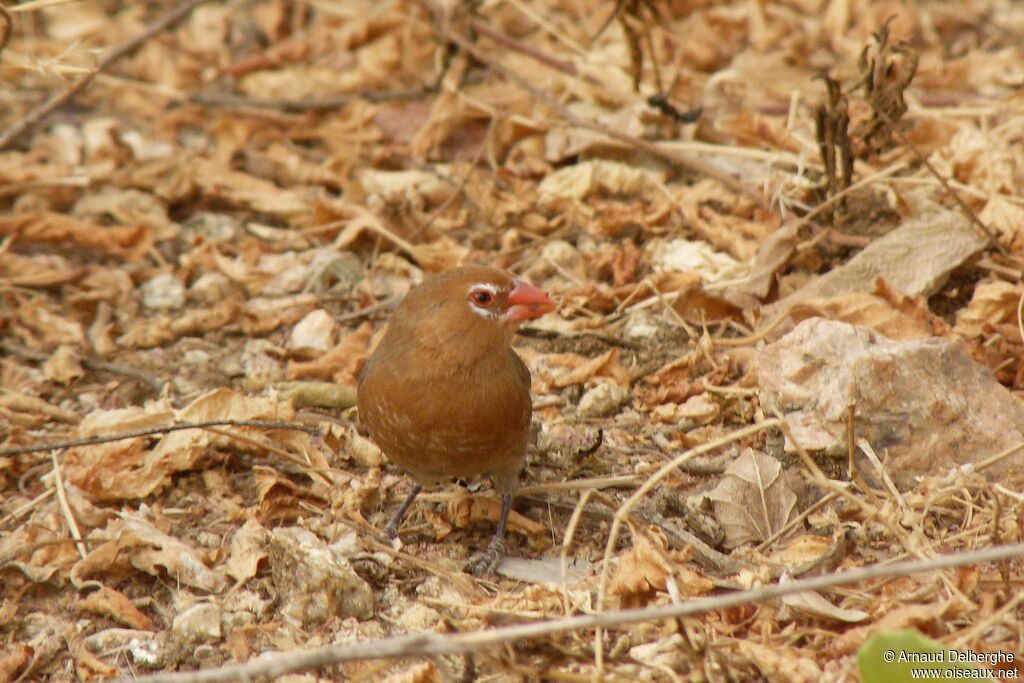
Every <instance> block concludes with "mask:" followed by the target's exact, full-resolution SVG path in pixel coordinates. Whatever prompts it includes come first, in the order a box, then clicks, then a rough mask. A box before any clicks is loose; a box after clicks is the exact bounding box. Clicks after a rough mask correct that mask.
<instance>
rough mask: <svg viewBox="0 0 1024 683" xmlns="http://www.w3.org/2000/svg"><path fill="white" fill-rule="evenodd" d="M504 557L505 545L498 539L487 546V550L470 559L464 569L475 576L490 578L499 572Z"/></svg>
mask: <svg viewBox="0 0 1024 683" xmlns="http://www.w3.org/2000/svg"><path fill="white" fill-rule="evenodd" d="M504 556H505V543H504V541H501V540H499V539H497V538H496V539H494V540H493V541H491V544H490V545H489V546H487V550H485V551H483V552H480V553H477V554H476V555H473V557H471V558H469V561H468V562H466V566H465V567H464V569H465V571H467V572H469V573H470V574H472V575H473V576H489V575H491V574H494V573H495V572H496V571H497V569H498V565H500V564H501V559H502V558H503V557H504Z"/></svg>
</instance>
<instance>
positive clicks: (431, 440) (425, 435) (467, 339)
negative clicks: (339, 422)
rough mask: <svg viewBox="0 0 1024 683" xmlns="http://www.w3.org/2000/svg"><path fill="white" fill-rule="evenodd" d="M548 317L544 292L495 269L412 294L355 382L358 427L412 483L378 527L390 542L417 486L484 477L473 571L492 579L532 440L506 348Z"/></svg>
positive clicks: (525, 375)
mask: <svg viewBox="0 0 1024 683" xmlns="http://www.w3.org/2000/svg"><path fill="white" fill-rule="evenodd" d="M553 309H554V303H553V302H552V301H551V299H549V298H548V296H547V295H546V294H544V293H543V292H542V291H540V290H539V289H537V288H536V287H533V286H531V285H529V284H526V283H525V282H522V281H521V280H517V279H514V278H512V277H511V276H509V275H507V274H506V273H503V272H502V271H500V270H496V269H494V268H487V267H483V266H462V267H459V268H453V269H451V270H447V271H445V272H443V273H440V274H438V275H435V276H433V277H431V278H429V279H427V280H426V281H425V282H423V284H421V285H419V286H418V287H416V288H415V289H413V290H411V291H410V292H409V294H408V295H406V297H405V299H403V300H402V303H401V304H399V305H398V308H397V309H395V312H394V314H393V315H392V316H391V321H390V323H389V324H388V328H387V330H386V331H385V333H384V337H383V338H382V339H381V341H380V344H379V345H378V346H377V349H376V351H375V352H374V353H373V355H372V356H371V357H370V360H369V361H368V362H367V364H366V367H365V368H364V369H363V373H362V376H361V377H360V381H359V397H358V404H359V419H360V421H362V423H363V424H364V425H365V426H366V428H367V429H368V430H369V432H370V436H371V437H373V439H374V441H376V442H377V445H378V446H380V448H381V450H382V451H383V452H384V455H385V456H387V458H388V459H389V460H391V461H392V462H394V463H395V464H397V465H400V466H401V467H402V468H404V469H405V470H406V471H407V472H408V473H409V474H410V475H411V476H412V478H413V480H414V485H413V488H412V491H411V492H410V494H409V496H408V497H407V498H406V499H405V501H404V502H403V503H402V505H401V506H400V507H399V509H398V511H397V512H396V513H395V515H394V516H393V517H392V518H391V521H389V522H388V525H387V526H386V527H385V533H386V534H387V535H388V536H389V537H394V535H395V534H396V533H397V531H398V525H399V524H400V523H401V520H402V517H403V516H404V514H405V512H406V511H407V510H408V508H409V506H410V505H411V504H412V501H413V499H414V498H415V497H416V495H417V494H418V493H419V492H420V490H421V488H422V487H423V486H427V485H430V484H434V483H437V482H438V481H441V480H444V479H447V478H450V477H476V476H481V475H486V476H490V477H491V478H492V480H493V481H494V485H495V488H496V489H497V490H498V491H499V493H501V496H502V509H501V516H500V518H499V520H498V530H497V533H496V534H495V537H494V540H493V541H492V543H491V546H490V548H489V550H488V552H487V553H486V554H485V555H483V556H481V557H479V558H477V559H476V560H475V561H474V563H473V568H474V569H477V570H480V569H483V570H485V571H490V570H492V569H493V568H494V567H495V566H496V564H497V562H498V560H499V559H500V556H501V554H502V552H503V550H504V543H503V540H504V531H505V522H506V520H507V516H508V510H509V507H510V505H511V503H512V494H513V493H514V491H515V488H516V483H517V478H518V475H519V471H520V469H522V465H523V459H524V458H525V456H526V444H527V439H528V437H529V433H530V419H531V402H530V371H529V370H528V369H527V368H526V365H524V364H523V361H522V360H520V358H519V356H517V355H516V353H515V351H513V350H512V348H511V346H510V343H511V341H512V337H513V336H514V335H515V331H516V327H517V326H518V324H519V323H520V322H522V321H523V320H527V319H529V318H535V317H537V316H540V315H543V314H544V313H547V312H548V311H551V310H553Z"/></svg>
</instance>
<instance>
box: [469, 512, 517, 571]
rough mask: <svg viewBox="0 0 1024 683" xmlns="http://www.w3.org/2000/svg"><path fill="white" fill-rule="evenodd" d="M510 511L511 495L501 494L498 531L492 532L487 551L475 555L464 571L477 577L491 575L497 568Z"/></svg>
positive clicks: (501, 554)
mask: <svg viewBox="0 0 1024 683" xmlns="http://www.w3.org/2000/svg"><path fill="white" fill-rule="evenodd" d="M511 509H512V494H511V493H503V494H501V512H500V513H499V514H498V529H497V531H495V532H494V538H492V539H491V543H490V545H488V546H487V550H485V551H483V552H482V553H477V554H476V555H474V556H473V557H471V558H470V559H469V562H467V563H466V571H468V572H469V573H470V574H475V575H477V576H483V575H485V574H493V573H494V570H495V569H497V568H498V564H500V563H501V558H502V556H503V555H504V554H505V525H506V524H507V523H508V513H509V510H511Z"/></svg>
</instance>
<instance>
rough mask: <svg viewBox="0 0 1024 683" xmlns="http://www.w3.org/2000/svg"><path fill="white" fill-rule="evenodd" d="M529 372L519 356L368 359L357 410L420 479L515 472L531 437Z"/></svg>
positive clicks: (382, 445)
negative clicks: (416, 361)
mask: <svg viewBox="0 0 1024 683" xmlns="http://www.w3.org/2000/svg"><path fill="white" fill-rule="evenodd" d="M529 380H530V376H529V371H528V370H527V369H526V367H525V366H524V365H523V363H522V361H521V360H520V359H519V357H518V356H516V355H515V354H514V352H512V351H511V350H509V352H508V355H504V354H499V355H498V356H497V357H496V358H491V359H488V360H487V361H484V362H476V363H472V364H467V365H461V366H460V365H455V366H454V367H452V366H445V367H441V368H438V367H435V366H429V365H428V366H422V365H421V366H419V367H416V368H411V367H410V368H406V369H405V371H404V372H401V371H396V369H395V367H394V365H393V364H392V365H391V366H388V365H385V364H380V363H371V364H370V365H369V366H368V367H367V372H366V374H365V375H364V377H363V381H362V382H361V384H360V391H359V414H360V420H362V421H363V423H364V424H365V425H366V427H367V429H368V430H369V432H370V435H371V436H372V437H373V439H374V440H375V441H376V442H377V445H378V446H380V448H381V450H382V451H383V452H384V454H385V455H386V456H387V457H388V458H389V459H390V460H392V461H393V462H395V463H396V464H398V465H400V466H402V467H404V468H405V469H406V470H408V471H409V472H410V473H411V474H412V475H413V476H414V477H415V478H417V479H419V480H420V481H421V482H423V483H431V482H434V481H437V480H440V479H445V478H448V477H453V476H458V477H473V476H479V475H495V476H496V478H498V477H501V478H508V477H510V476H514V474H515V473H517V472H518V470H519V469H520V467H521V464H522V460H523V457H524V456H525V453H526V443H527V438H528V435H529V428H530V418H531V403H530V381H529Z"/></svg>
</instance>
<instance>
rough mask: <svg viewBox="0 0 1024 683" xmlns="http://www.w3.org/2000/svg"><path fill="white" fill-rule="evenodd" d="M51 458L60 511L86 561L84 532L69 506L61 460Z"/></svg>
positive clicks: (55, 456)
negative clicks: (83, 541)
mask: <svg viewBox="0 0 1024 683" xmlns="http://www.w3.org/2000/svg"><path fill="white" fill-rule="evenodd" d="M50 457H51V459H52V460H53V487H54V489H55V490H56V491H57V502H58V504H59V505H60V511H61V512H62V513H63V514H64V519H65V521H67V524H68V533H70V534H71V537H72V538H73V539H75V547H76V548H78V554H79V555H81V556H82V559H83V560H84V559H85V556H86V555H87V554H88V553H86V550H85V546H84V545H82V532H81V531H79V530H78V522H77V521H76V520H75V515H74V513H72V512H71V506H70V505H69V504H68V497H67V494H66V493H65V491H64V477H63V475H61V473H60V458H58V457H57V454H56V453H51V455H50Z"/></svg>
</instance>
